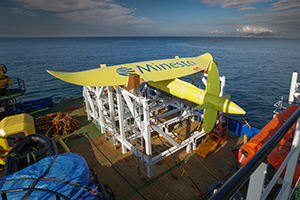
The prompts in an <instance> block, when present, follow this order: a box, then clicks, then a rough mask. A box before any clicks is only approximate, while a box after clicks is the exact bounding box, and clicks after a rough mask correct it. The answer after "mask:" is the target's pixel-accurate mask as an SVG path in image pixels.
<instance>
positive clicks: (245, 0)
mask: <svg viewBox="0 0 300 200" xmlns="http://www.w3.org/2000/svg"><path fill="white" fill-rule="evenodd" d="M200 1H201V2H202V3H204V4H207V5H210V6H220V7H221V8H240V7H245V6H249V5H251V4H254V3H266V2H269V1H272V0H226V1H224V0H200Z"/></svg>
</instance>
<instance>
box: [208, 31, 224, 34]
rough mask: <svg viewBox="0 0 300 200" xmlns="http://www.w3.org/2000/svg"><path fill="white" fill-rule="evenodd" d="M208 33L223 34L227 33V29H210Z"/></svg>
mask: <svg viewBox="0 0 300 200" xmlns="http://www.w3.org/2000/svg"><path fill="white" fill-rule="evenodd" d="M208 33H212V34H223V33H225V31H219V30H215V31H209V32H208Z"/></svg>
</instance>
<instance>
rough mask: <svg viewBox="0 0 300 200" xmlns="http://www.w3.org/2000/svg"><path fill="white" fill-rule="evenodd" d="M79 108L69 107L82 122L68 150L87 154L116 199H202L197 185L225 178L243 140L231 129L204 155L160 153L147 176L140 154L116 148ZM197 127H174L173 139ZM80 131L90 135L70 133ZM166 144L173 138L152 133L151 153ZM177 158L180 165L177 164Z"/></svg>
mask: <svg viewBox="0 0 300 200" xmlns="http://www.w3.org/2000/svg"><path fill="white" fill-rule="evenodd" d="M73 104H74V105H72V106H74V107H78V106H77V104H76V103H73ZM64 106H65V107H68V106H67V105H64ZM70 107H71V106H70ZM83 110H84V109H83V107H81V108H78V109H75V110H72V111H70V115H73V116H76V117H77V118H78V119H79V120H80V122H79V123H80V125H81V127H80V128H79V129H77V130H76V131H75V132H74V133H73V134H72V135H71V136H67V137H69V138H70V139H69V140H67V142H66V144H67V145H68V146H69V148H70V149H71V151H73V152H75V153H79V154H81V155H82V156H83V157H84V158H85V160H86V161H87V163H88V165H89V167H90V168H91V169H93V170H94V172H95V173H96V174H98V175H99V176H100V179H101V180H102V182H103V183H104V184H108V185H109V186H110V187H111V188H112V190H113V191H114V192H115V194H116V198H117V199H133V200H139V199H151V200H152V199H201V195H200V191H201V192H202V193H203V194H206V188H207V187H208V186H210V185H211V184H213V183H214V182H215V181H217V180H222V179H226V178H228V177H229V175H230V174H232V173H233V172H234V170H235V165H236V159H235V157H234V155H233V153H232V150H233V149H234V148H235V147H236V146H237V145H239V144H240V143H241V142H242V140H241V139H238V138H237V137H234V136H231V135H229V139H228V141H226V142H224V143H223V144H221V145H220V146H219V147H218V148H217V149H216V150H215V151H214V152H213V153H211V154H210V155H209V156H207V157H206V158H202V157H200V156H198V155H196V154H194V152H192V153H190V154H187V153H186V151H185V148H183V149H182V150H181V151H178V152H176V153H175V154H174V155H173V156H169V157H167V158H165V159H163V160H162V161H161V164H160V165H159V164H154V165H153V174H154V176H153V177H152V178H148V177H147V169H146V166H144V165H143V164H142V162H141V160H138V159H137V157H136V156H135V155H133V153H131V152H127V153H126V154H122V150H121V148H120V147H118V146H117V148H115V146H114V145H113V144H112V143H111V142H110V141H106V140H105V135H101V134H100V132H99V130H98V129H97V127H96V126H95V124H93V123H92V122H91V121H87V120H86V117H85V116H84V115H83V114H82V113H83ZM66 112H68V111H66ZM197 128H199V125H198V123H197V122H193V123H190V124H187V125H186V126H183V127H181V128H177V129H176V130H174V134H177V135H178V136H177V138H178V139H175V141H177V142H181V141H183V140H184V139H185V138H187V137H189V135H190V133H189V132H190V131H193V130H195V129H197ZM82 132H85V133H87V134H88V136H89V137H88V136H87V135H86V136H83V137H76V138H75V139H72V136H74V135H75V136H76V135H77V133H82ZM65 139H66V138H65ZM166 146H167V147H170V146H171V144H170V143H169V142H168V141H167V140H166V139H164V138H163V137H158V135H156V134H153V137H152V151H153V156H155V155H157V154H158V153H159V152H161V151H162V150H164V149H165V147H166ZM175 159H176V160H177V161H178V163H180V165H176V162H175ZM185 172H186V173H185ZM187 175H189V176H190V178H189V177H188V176H187ZM193 182H194V183H193ZM199 190H200V191H199Z"/></svg>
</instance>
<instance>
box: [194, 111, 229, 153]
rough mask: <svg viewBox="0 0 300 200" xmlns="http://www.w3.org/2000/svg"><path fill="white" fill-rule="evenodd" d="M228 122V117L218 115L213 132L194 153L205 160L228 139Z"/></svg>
mask: <svg viewBox="0 0 300 200" xmlns="http://www.w3.org/2000/svg"><path fill="white" fill-rule="evenodd" d="M228 122H229V117H228V115H225V114H223V113H219V116H218V119H217V123H216V124H215V126H214V128H213V130H212V131H211V132H210V133H209V135H208V138H207V140H206V141H205V142H203V143H201V144H200V145H199V146H198V147H197V149H196V151H195V153H196V154H198V155H199V156H202V157H203V158H205V157H206V156H208V154H210V153H211V152H213V151H214V150H215V149H216V148H217V147H218V145H219V144H222V143H223V142H225V141H226V140H227V139H228Z"/></svg>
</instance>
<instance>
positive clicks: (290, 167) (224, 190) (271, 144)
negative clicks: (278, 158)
mask: <svg viewBox="0 0 300 200" xmlns="http://www.w3.org/2000/svg"><path fill="white" fill-rule="evenodd" d="M297 120H298V123H297V126H296V129H295V135H294V139H293V143H292V147H291V150H290V153H289V154H288V156H287V157H286V160H285V161H284V162H283V163H282V165H281V167H280V168H279V169H278V171H277V173H276V174H275V176H274V177H273V179H274V180H273V179H272V180H271V181H270V183H269V185H268V186H267V188H265V190H264V192H263V193H262V189H263V183H264V179H265V171H266V167H267V164H266V163H265V161H266V160H267V157H268V155H269V154H270V153H271V152H272V150H273V149H274V148H275V147H276V145H277V144H278V143H279V142H280V140H281V139H282V138H283V137H284V136H285V135H286V133H287V132H288V130H289V129H290V128H291V127H292V126H293V124H294V123H295V122H296V121H297ZM299 149H300V107H299V108H298V109H297V110H296V111H295V112H294V113H293V115H291V116H290V118H289V119H288V120H287V121H286V122H285V123H284V124H283V125H282V126H281V127H280V128H279V129H278V130H277V131H276V133H275V134H274V135H273V136H272V137H271V138H270V139H269V140H268V141H267V142H266V143H265V144H264V145H263V146H262V147H261V149H260V150H259V151H258V152H257V153H256V154H255V155H254V156H253V157H252V158H251V159H250V160H249V161H248V162H247V163H246V164H245V165H244V166H243V167H241V168H240V169H239V170H238V171H237V172H236V173H235V174H234V175H233V176H232V177H231V178H230V179H229V180H228V181H227V182H226V183H225V184H224V185H223V186H222V187H221V188H220V189H219V190H218V191H217V192H216V193H215V194H214V195H213V196H212V197H209V196H208V195H207V196H205V197H204V198H203V199H210V200H219V199H224V200H225V199H230V198H231V197H232V196H233V195H234V194H235V193H236V192H237V191H238V190H239V189H240V188H241V187H242V186H243V185H244V183H245V182H246V181H247V180H248V179H249V178H250V182H249V186H248V192H247V200H252V199H253V200H257V199H266V198H267V196H268V193H269V192H270V191H271V189H272V188H273V186H274V184H275V183H276V181H277V178H278V177H279V176H280V175H281V172H282V171H283V169H284V168H285V167H286V166H287V170H286V174H285V177H284V180H283V184H282V186H281V189H280V191H279V192H278V193H277V198H276V199H288V196H289V195H290V191H291V186H292V180H293V176H294V172H295V168H296V165H297V161H298V156H299ZM250 176H251V177H250Z"/></svg>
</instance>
